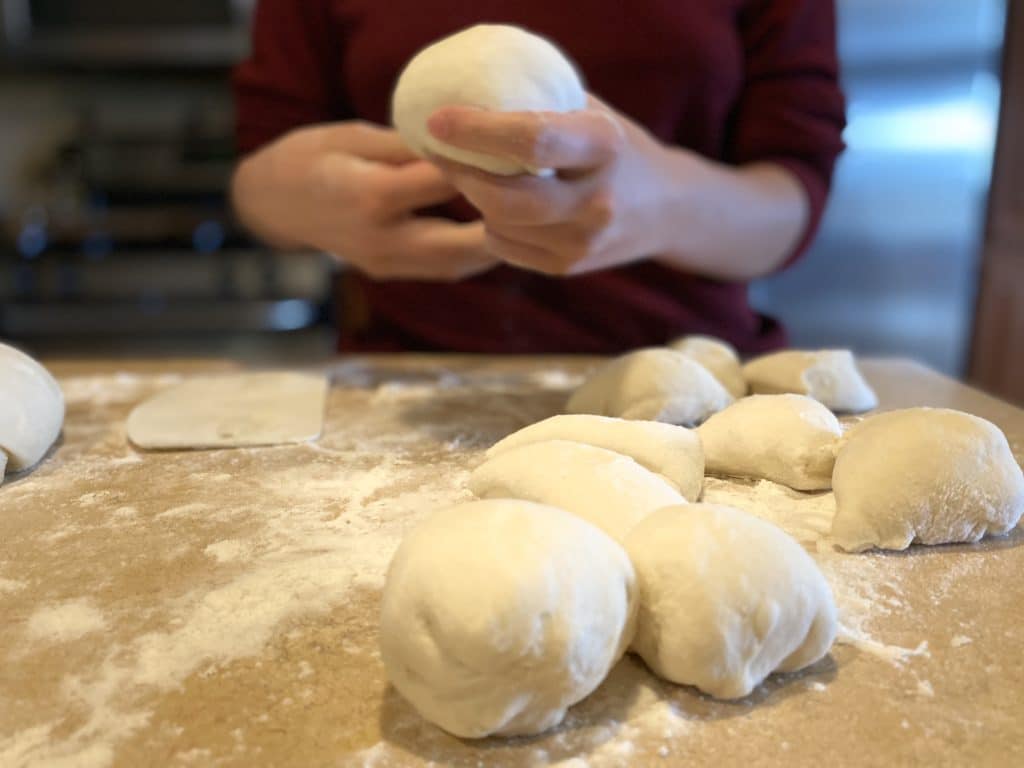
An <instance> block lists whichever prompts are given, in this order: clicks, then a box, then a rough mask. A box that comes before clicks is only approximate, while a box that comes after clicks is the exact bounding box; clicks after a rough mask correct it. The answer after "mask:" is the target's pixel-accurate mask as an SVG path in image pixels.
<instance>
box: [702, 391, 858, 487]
mask: <svg viewBox="0 0 1024 768" xmlns="http://www.w3.org/2000/svg"><path fill="white" fill-rule="evenodd" d="M697 432H698V434H699V435H700V440H701V443H702V444H703V446H704V453H705V461H706V465H707V471H708V472H709V473H711V474H718V475H729V476H733V477H757V478H763V479H765V480H772V481H773V482H776V483H782V484H783V485H788V486H789V487H790V488H795V489H796V490H798V491H818V490H828V489H829V488H831V487H832V468H833V466H834V465H835V461H836V450H837V449H838V447H839V439H840V438H841V437H842V434H843V431H842V427H840V426H839V421H838V420H837V419H836V417H835V416H834V415H833V414H832V411H830V410H829V409H828V408H826V407H825V406H824V405H822V404H821V403H819V402H818V401H817V400H812V399H811V398H809V397H805V396H803V395H751V396H750V397H745V398H743V399H742V400H737V401H736V402H735V403H733V404H732V405H730V406H729V407H728V408H726V409H725V410H723V411H719V412H718V413H716V414H714V415H713V416H712V417H711V418H710V419H708V420H707V421H705V422H704V423H703V424H702V425H701V426H700V427H699V428H698V429H697Z"/></svg>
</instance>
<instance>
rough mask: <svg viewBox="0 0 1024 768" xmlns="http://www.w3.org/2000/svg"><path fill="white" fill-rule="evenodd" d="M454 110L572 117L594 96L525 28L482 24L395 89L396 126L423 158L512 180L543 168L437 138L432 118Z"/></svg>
mask: <svg viewBox="0 0 1024 768" xmlns="http://www.w3.org/2000/svg"><path fill="white" fill-rule="evenodd" d="M448 105H467V106H474V107H482V108H484V109H490V110H494V111H500V112H569V111H572V110H576V109H583V108H584V107H586V105H587V94H586V92H585V91H584V89H583V83H582V82H581V81H580V78H579V75H578V74H577V73H576V70H575V69H574V68H573V65H572V64H571V63H570V62H569V60H568V59H567V58H566V57H565V56H564V55H563V54H562V52H561V51H559V50H558V48H556V47H555V46H554V45H552V44H551V43H550V42H549V41H547V40H545V39H544V38H543V37H538V36H537V35H534V34H531V33H530V32H527V31H525V30H523V29H519V28H518V27H512V26H507V25H502V24H480V25H478V26H475V27H470V28H469V29H465V30H463V31H461V32H458V33H456V34H454V35H452V36H451V37H446V38H444V39H443V40H440V41H439V42H436V43H434V44H433V45H430V46H428V47H427V48H424V49H423V50H422V51H420V52H419V53H417V54H416V55H415V56H414V57H413V58H412V60H411V61H410V62H409V63H408V64H407V65H406V67H405V69H404V70H403V71H402V74H401V75H400V76H399V78H398V84H397V85H396V86H395V92H394V96H393V97H392V102H391V115H392V122H393V123H394V125H395V128H397V129H398V132H399V134H401V136H402V139H404V140H405V143H406V144H408V145H409V147H410V148H411V149H412V150H413V151H414V152H417V153H418V154H420V155H426V154H434V155H440V156H441V157H447V158H449V159H451V160H455V161H457V162H460V163H464V164H466V165H472V166H475V167H477V168H482V169H483V170H485V171H490V172H491V173H496V174H501V175H505V176H507V175H514V174H518V173H523V172H524V171H525V172H528V173H540V172H541V171H542V170H543V169H538V168H529V167H525V166H523V165H521V164H519V163H517V162H513V161H511V160H507V159H504V158H499V157H494V156H492V155H485V154H480V153H478V152H470V151H468V150H465V149H460V148H458V147H453V146H452V145H451V144H446V143H445V142H443V141H440V140H438V139H436V138H434V136H433V135H432V134H431V133H430V131H429V130H427V119H428V118H429V117H430V116H431V115H432V114H433V113H434V112H435V111H436V110H437V109H439V108H440V107H444V106H448Z"/></svg>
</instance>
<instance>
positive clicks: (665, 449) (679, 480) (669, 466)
mask: <svg viewBox="0 0 1024 768" xmlns="http://www.w3.org/2000/svg"><path fill="white" fill-rule="evenodd" d="M548 440H569V441H572V442H576V443H586V444H587V445H593V446H596V447H598V448H605V449H606V450H609V451H614V452H615V453H621V454H622V455H624V456H629V457H630V458H631V459H633V461H635V462H636V463H637V464H640V465H641V466H642V467H644V468H646V469H649V470H650V471H651V472H656V473H657V474H659V475H661V476H662V477H664V478H665V479H666V480H668V481H669V482H671V483H672V484H673V485H674V486H675V487H676V488H677V489H678V490H679V492H680V493H681V494H682V495H683V498H685V499H686V500H687V501H696V500H697V499H698V498H699V497H700V492H701V489H702V488H703V486H704V450H703V449H702V448H701V444H700V438H699V437H697V433H696V432H694V431H693V430H691V429H686V428H685V427H677V426H676V425H674V424H663V423H661V422H659V421H628V420H626V419H616V418H612V417H610V416H593V415H590V414H570V415H562V416H552V417H551V418H550V419H544V421H539V422H537V423H536V424H531V425H530V426H528V427H523V428H522V429H520V430H519V431H518V432H514V433H512V434H511V435H509V436H508V437H506V438H505V439H504V440H501V441H499V442H497V443H495V444H494V445H493V446H492V447H491V449H490V450H488V451H487V457H488V458H494V457H495V456H499V455H501V454H502V453H504V452H505V451H508V450H510V449H512V448H518V447H520V446H523V445H531V444H533V443H541V442H545V441H548Z"/></svg>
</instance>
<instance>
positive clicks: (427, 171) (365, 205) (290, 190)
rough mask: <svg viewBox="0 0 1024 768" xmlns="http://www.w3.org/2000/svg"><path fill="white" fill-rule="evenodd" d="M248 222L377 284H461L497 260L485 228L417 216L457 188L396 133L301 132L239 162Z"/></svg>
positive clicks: (237, 184)
mask: <svg viewBox="0 0 1024 768" xmlns="http://www.w3.org/2000/svg"><path fill="white" fill-rule="evenodd" d="M232 186H233V197H234V202H235V206H236V208H237V210H238V212H239V215H240V217H241V219H242V221H243V222H244V223H245V224H246V225H247V226H249V227H250V228H251V229H252V230H254V231H255V232H256V233H257V234H258V235H261V236H263V237H265V238H266V239H268V240H270V241H271V242H273V243H275V244H278V245H282V246H290V247H295V246H304V247H312V248H316V249H318V250H322V251H326V252H327V253H330V254H333V255H335V256H337V257H338V258H340V259H342V260H344V261H345V262H347V263H350V264H352V265H354V266H355V267H357V268H358V269H360V270H362V271H363V272H365V273H366V274H368V275H370V276H371V277H374V278H377V279H419V280H440V281H449V280H458V279H461V278H464V277H467V276H469V275H472V274H475V273H477V272H481V271H483V270H486V269H488V268H490V267H491V266H493V265H494V264H496V263H497V259H496V258H495V257H493V256H491V255H489V254H488V252H487V250H486V248H485V244H484V241H485V236H484V228H483V225H482V224H481V223H480V222H475V223H472V224H459V223H455V222H452V221H449V220H447V219H440V218H429V217H424V216H415V215H414V212H415V211H416V210H418V209H421V208H428V207H430V206H434V205H439V204H441V203H445V202H448V201H449V200H452V199H453V198H455V197H456V196H457V195H458V192H457V191H456V190H455V189H454V187H452V185H451V184H450V183H449V182H448V181H447V180H446V179H445V177H444V175H443V174H442V172H441V171H440V170H438V168H436V167H435V166H434V165H432V164H431V163H428V162H426V161H423V160H420V159H418V158H417V157H416V156H415V155H414V154H413V153H412V152H411V151H410V150H409V149H408V148H407V147H406V146H405V145H404V144H403V143H402V141H401V139H400V138H399V137H398V134H397V133H396V132H395V131H393V130H389V129H385V128H381V127H377V126H374V125H370V124H367V123H360V122H346V123H337V124H331V125H324V126H315V127H312V128H304V129H299V130H297V131H293V132H292V133H290V134H288V135H286V136H284V137H283V138H281V139H280V140H278V141H276V142H274V143H273V144H270V145H268V146H267V147H265V148H263V149H261V150H259V151H258V152H256V153H254V154H253V155H251V156H250V157H248V158H246V159H245V160H243V161H242V163H241V164H240V165H239V167H238V170H237V171H236V173H235V178H234V180H233V185H232Z"/></svg>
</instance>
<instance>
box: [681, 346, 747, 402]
mask: <svg viewBox="0 0 1024 768" xmlns="http://www.w3.org/2000/svg"><path fill="white" fill-rule="evenodd" d="M668 346H669V349H674V350H676V351H678V352H682V353H683V354H684V355H686V356H687V357H689V358H690V359H692V360H696V361H697V362H698V363H700V364H701V365H703V366H704V367H705V368H707V369H708V371H709V372H710V373H711V375H712V376H714V377H715V378H716V379H718V383H719V384H721V385H722V386H723V387H725V389H726V391H727V392H728V393H729V394H730V395H732V396H733V397H743V396H744V395H745V394H747V380H746V379H744V378H743V366H742V364H741V363H740V357H739V355H738V354H737V353H736V350H735V349H734V348H733V346H732V345H731V344H726V343H725V342H724V341H722V340H721V339H715V338H712V337H711V336H696V335H695V336H683V337H682V338H680V339H676V340H675V341H673V342H672V343H671V344H669V345H668Z"/></svg>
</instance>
